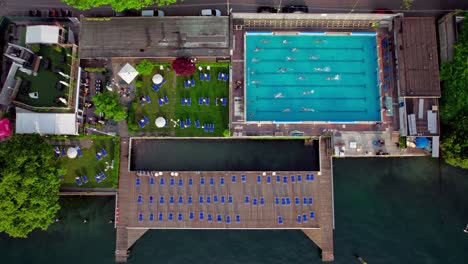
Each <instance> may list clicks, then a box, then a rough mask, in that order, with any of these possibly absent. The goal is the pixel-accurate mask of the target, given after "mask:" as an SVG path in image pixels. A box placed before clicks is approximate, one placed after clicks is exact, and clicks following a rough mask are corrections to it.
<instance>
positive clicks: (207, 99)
mask: <svg viewBox="0 0 468 264" xmlns="http://www.w3.org/2000/svg"><path fill="white" fill-rule="evenodd" d="M205 105H210V98H209V97H206V98H205Z"/></svg>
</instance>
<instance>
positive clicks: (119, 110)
mask: <svg viewBox="0 0 468 264" xmlns="http://www.w3.org/2000/svg"><path fill="white" fill-rule="evenodd" d="M92 100H93V102H94V105H95V106H96V110H95V113H97V114H99V113H103V114H104V116H105V117H106V118H110V119H113V120H114V121H121V120H124V119H125V118H127V108H126V107H124V106H122V105H120V104H119V98H118V97H117V94H116V93H109V92H106V93H99V94H96V95H95V96H93V98H92Z"/></svg>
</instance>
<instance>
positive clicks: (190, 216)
mask: <svg viewBox="0 0 468 264" xmlns="http://www.w3.org/2000/svg"><path fill="white" fill-rule="evenodd" d="M189 220H190V221H193V212H192V211H190V212H189Z"/></svg>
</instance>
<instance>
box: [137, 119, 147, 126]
mask: <svg viewBox="0 0 468 264" xmlns="http://www.w3.org/2000/svg"><path fill="white" fill-rule="evenodd" d="M138 125H139V126H140V127H141V128H145V125H146V123H145V121H144V120H143V119H141V120H140V121H138Z"/></svg>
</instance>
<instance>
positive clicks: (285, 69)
mask: <svg viewBox="0 0 468 264" xmlns="http://www.w3.org/2000/svg"><path fill="white" fill-rule="evenodd" d="M287 70H288V68H278V71H279V72H281V73H283V72H286V71H287Z"/></svg>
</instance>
